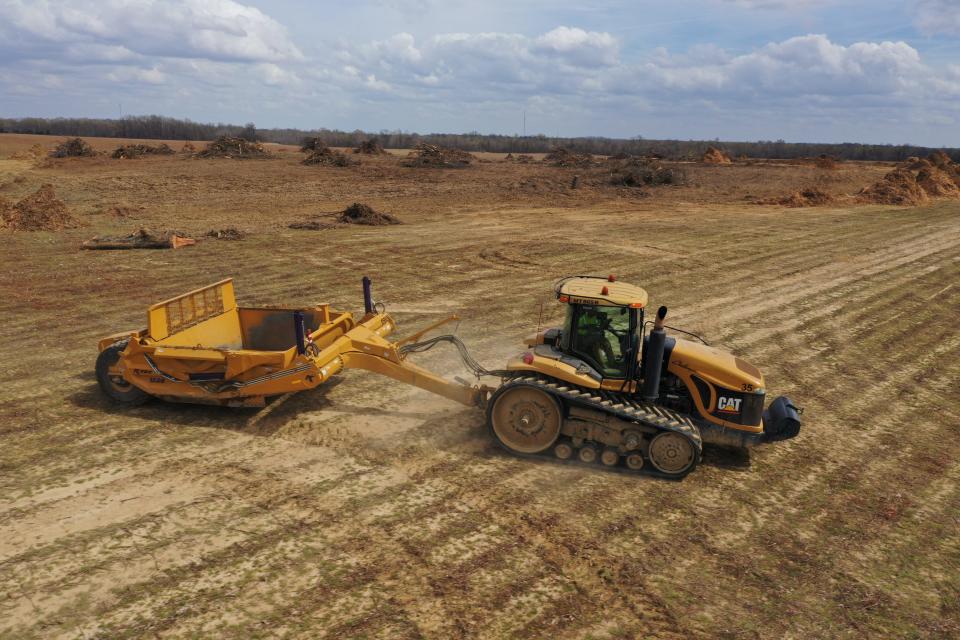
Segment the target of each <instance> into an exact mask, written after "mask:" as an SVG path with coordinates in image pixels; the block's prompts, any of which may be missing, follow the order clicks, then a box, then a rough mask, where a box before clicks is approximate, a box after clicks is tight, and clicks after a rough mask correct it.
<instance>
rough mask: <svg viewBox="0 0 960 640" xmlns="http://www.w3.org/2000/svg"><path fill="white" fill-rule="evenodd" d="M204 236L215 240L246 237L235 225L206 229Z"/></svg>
mask: <svg viewBox="0 0 960 640" xmlns="http://www.w3.org/2000/svg"><path fill="white" fill-rule="evenodd" d="M206 236H207V237H208V238H215V239H217V240H243V239H244V238H246V237H247V234H246V232H244V231H241V230H240V229H237V228H236V227H227V228H226V229H211V230H210V231H207V233H206Z"/></svg>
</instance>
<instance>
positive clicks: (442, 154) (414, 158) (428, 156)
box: [403, 142, 476, 168]
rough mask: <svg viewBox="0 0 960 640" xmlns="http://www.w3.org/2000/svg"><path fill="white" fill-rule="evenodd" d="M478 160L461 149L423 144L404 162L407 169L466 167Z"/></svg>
mask: <svg viewBox="0 0 960 640" xmlns="http://www.w3.org/2000/svg"><path fill="white" fill-rule="evenodd" d="M475 159H476V158H474V156H473V155H472V154H470V153H467V152H466V151H461V150H460V149H448V148H445V147H438V146H437V145H435V144H427V143H425V142H421V143H420V144H418V145H417V146H416V147H415V148H414V150H413V151H411V152H410V153H409V154H408V155H407V158H406V160H404V161H403V164H404V166H407V167H446V168H460V167H466V166H467V165H469V164H470V163H471V162H473V161H474V160H475Z"/></svg>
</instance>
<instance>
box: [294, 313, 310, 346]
mask: <svg viewBox="0 0 960 640" xmlns="http://www.w3.org/2000/svg"><path fill="white" fill-rule="evenodd" d="M303 320H304V317H303V311H294V312H293V332H294V334H295V335H296V339H297V353H299V354H300V355H303V354H305V353H306V352H307V328H306V327H305V326H304V322H303Z"/></svg>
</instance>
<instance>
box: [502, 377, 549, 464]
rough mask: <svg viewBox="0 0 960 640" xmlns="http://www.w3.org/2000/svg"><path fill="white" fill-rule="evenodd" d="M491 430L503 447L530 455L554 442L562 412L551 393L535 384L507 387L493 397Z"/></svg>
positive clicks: (544, 449) (543, 449) (545, 448)
mask: <svg viewBox="0 0 960 640" xmlns="http://www.w3.org/2000/svg"><path fill="white" fill-rule="evenodd" d="M488 419H489V426H490V431H491V433H492V434H493V437H494V438H496V440H497V442H499V443H500V444H501V445H502V446H503V447H504V448H505V449H507V450H508V451H513V452H516V453H524V454H532V453H540V452H542V451H546V450H547V449H549V448H550V447H551V446H553V443H554V442H556V441H557V437H559V435H560V426H561V423H562V422H563V415H562V414H561V413H560V405H559V404H558V403H557V401H556V399H554V397H553V396H551V395H550V394H548V393H546V392H545V391H541V390H540V389H536V388H534V387H529V386H524V385H518V386H513V387H508V388H507V389H505V390H504V391H503V392H502V393H498V394H497V395H496V396H495V398H494V399H493V403H492V404H491V406H490V413H489V414H488Z"/></svg>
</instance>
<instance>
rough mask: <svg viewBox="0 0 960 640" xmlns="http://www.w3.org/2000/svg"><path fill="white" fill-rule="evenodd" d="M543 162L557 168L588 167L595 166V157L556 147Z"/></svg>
mask: <svg viewBox="0 0 960 640" xmlns="http://www.w3.org/2000/svg"><path fill="white" fill-rule="evenodd" d="M543 161H544V162H549V163H550V164H552V165H553V166H555V167H587V166H590V165H591V164H593V156H592V155H590V154H589V153H574V152H573V151H569V150H567V149H564V148H563V147H556V148H555V149H553V150H552V151H551V152H550V153H548V154H547V155H545V156H544V157H543Z"/></svg>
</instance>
